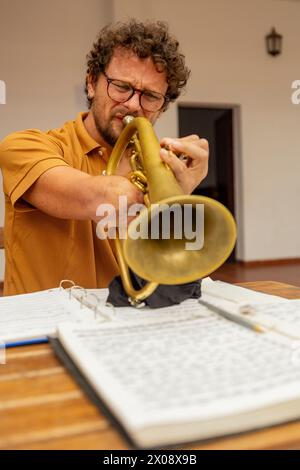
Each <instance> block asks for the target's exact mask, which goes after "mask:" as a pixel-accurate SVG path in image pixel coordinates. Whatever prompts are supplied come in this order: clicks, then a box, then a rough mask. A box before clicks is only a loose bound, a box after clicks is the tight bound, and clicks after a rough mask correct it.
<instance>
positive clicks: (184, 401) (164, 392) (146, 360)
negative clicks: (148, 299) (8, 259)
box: [58, 306, 300, 448]
mask: <svg viewBox="0 0 300 470" xmlns="http://www.w3.org/2000/svg"><path fill="white" fill-rule="evenodd" d="M182 307H183V306H182ZM58 338H59V341H60V344H61V345H62V347H63V349H64V351H65V352H66V354H67V355H68V356H69V358H71V360H72V361H73V362H74V363H75V365H76V367H77V368H78V369H79V371H80V373H81V375H83V376H84V377H85V379H86V382H87V383H88V384H89V387H91V388H92V389H93V391H94V392H95V393H96V394H97V395H98V397H99V398H100V400H101V401H102V402H103V403H104V404H105V407H106V409H107V408H108V409H109V410H110V413H111V414H112V415H113V416H114V418H115V419H117V420H118V421H119V423H120V424H121V426H122V428H123V429H125V432H126V433H127V435H129V436H130V440H131V441H133V442H134V443H135V446H137V447H142V448H145V447H146V448H147V447H156V446H164V445H171V444H176V443H183V442H189V441H193V440H198V439H207V438H212V437H217V436H221V435H226V434H232V433H238V432H242V431H246V430H250V429H255V428H260V427H263V426H270V425H274V424H277V423H281V422H284V421H289V420H293V419H297V418H299V417H300V368H299V363H300V341H298V342H295V341H292V340H290V339H289V338H287V337H284V336H281V335H278V334H276V333H274V332H266V333H263V334H259V333H256V332H254V331H251V330H249V329H246V328H244V327H243V326H240V325H238V324H235V323H233V322H230V321H227V320H226V319H224V318H222V317H221V316H220V315H218V314H215V313H214V312H210V311H209V310H207V309H205V307H204V308H203V309H200V310H199V309H198V310H196V309H195V310H193V311H190V309H189V308H187V309H186V310H185V311H184V309H182V312H181V314H177V315H175V316H171V315H167V316H157V317H156V318H154V317H153V316H152V317H151V318H145V317H144V318H141V319H139V320H138V319H135V320H134V319H132V321H129V322H128V321H124V322H122V321H116V322H113V321H111V322H109V321H108V322H103V323H97V322H92V323H90V324H88V323H86V324H79V323H78V324H76V325H74V324H73V325H72V324H69V325H67V324H65V325H61V326H59V328H58Z"/></svg>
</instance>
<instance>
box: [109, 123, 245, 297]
mask: <svg viewBox="0 0 300 470" xmlns="http://www.w3.org/2000/svg"><path fill="white" fill-rule="evenodd" d="M124 124H125V128H124V130H123V131H122V133H121V135H120V136H119V138H118V140H117V142H116V144H115V146H114V148H113V151H112V154H111V156H110V159H109V161H108V164H107V168H106V174H107V175H113V174H114V173H115V172H116V169H117V167H118V164H119V161H120V159H121V157H122V155H123V152H124V151H125V150H126V148H127V147H128V145H129V143H130V144H131V145H133V151H132V155H131V167H132V170H133V171H132V174H131V181H132V182H133V184H135V185H137V187H138V188H139V189H141V190H142V191H143V193H144V202H145V205H146V206H147V208H145V209H143V210H142V211H141V213H140V214H139V215H138V216H137V217H136V218H135V219H134V220H133V221H132V222H131V223H130V224H129V227H128V231H127V238H126V239H125V240H121V239H120V238H119V237H117V238H116V240H114V243H115V252H116V257H117V261H118V264H119V268H120V274H121V278H122V283H123V287H124V289H125V291H126V293H127V294H128V296H129V300H130V302H131V304H132V305H135V306H137V305H138V304H139V303H140V302H142V301H143V300H144V299H146V298H147V297H148V296H149V295H151V294H152V293H153V292H154V290H155V289H156V288H157V286H158V285H159V284H181V283H187V282H192V281H195V280H197V279H200V278H202V277H205V276H207V275H209V274H210V273H211V272H213V271H215V270H216V269H217V268H218V267H219V266H221V265H222V264H223V263H224V262H225V261H226V259H227V258H228V256H229V255H230V253H231V252H232V250H233V248H234V245H235V241H236V224H235V221H234V218H233V216H232V215H231V213H230V212H229V210H228V209H227V208H226V207H225V206H223V205H222V204H220V203H219V202H218V201H215V200H214V199H211V198H207V197H204V196H194V195H185V194H184V193H183V191H182V189H181V187H180V186H179V184H178V183H177V180H176V178H175V176H174V174H173V172H172V171H171V169H170V168H169V167H168V165H166V164H165V163H164V162H163V161H162V160H161V158H160V155H159V152H160V145H159V142H158V139H157V137H156V135H155V132H154V130H153V127H152V125H151V123H150V122H149V121H148V119H146V118H143V117H138V118H133V117H132V116H125V118H124ZM173 204H179V205H180V206H183V205H185V204H189V205H191V206H192V208H193V209H192V210H193V211H194V212H193V214H194V215H195V214H196V210H197V207H199V206H198V205H199V204H203V205H204V245H203V247H202V248H201V249H200V250H199V249H198V250H186V249H185V246H186V242H187V240H186V239H185V238H184V237H182V238H181V239H177V238H176V237H175V236H174V234H173V233H172V230H171V236H170V239H164V238H163V236H159V237H158V238H157V239H151V238H150V239H149V238H147V239H143V238H139V239H134V238H135V237H134V236H133V232H134V231H136V229H137V227H138V226H144V227H145V226H150V225H151V224H153V222H154V221H153V217H159V216H160V215H159V211H158V212H157V211H155V214H154V215H153V211H152V210H151V208H152V207H153V205H155V206H156V207H160V206H161V207H171V206H172V205H173ZM194 215H193V216H194ZM156 222H157V220H156ZM172 229H174V227H173V226H172ZM129 268H130V269H131V270H132V271H133V272H135V273H136V274H137V275H138V276H140V277H141V278H143V279H145V280H146V281H149V282H147V284H146V285H145V286H144V287H143V288H142V289H140V290H136V289H134V287H133V285H132V282H131V278H130V274H129Z"/></svg>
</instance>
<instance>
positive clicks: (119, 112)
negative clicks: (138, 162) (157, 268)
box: [0, 20, 208, 295]
mask: <svg viewBox="0 0 300 470" xmlns="http://www.w3.org/2000/svg"><path fill="white" fill-rule="evenodd" d="M87 65H88V68H87V76H86V92H87V98H88V102H89V112H88V113H80V114H79V115H78V116H77V119H76V120H75V121H70V122H67V123H66V124H65V125H64V126H63V127H62V128H61V129H54V130H50V131H48V132H42V131H40V130H37V129H30V130H27V131H23V132H17V133H14V134H11V135H9V136H8V137H7V138H6V139H4V141H3V142H2V143H1V144H0V166H1V168H2V172H3V181H4V193H5V234H4V235H5V249H6V271H5V281H4V294H5V295H12V294H21V293H25V292H32V291H36V290H42V289H48V288H51V287H56V286H57V285H59V282H60V281H61V280H62V279H72V280H73V281H74V282H75V283H76V284H79V285H81V286H83V287H87V288H94V287H105V286H107V285H108V283H109V282H110V281H111V280H112V278H113V277H114V276H115V275H116V274H117V273H118V266H117V263H116V260H115V257H114V254H113V251H112V249H111V245H110V241H109V240H99V239H98V238H97V236H96V234H95V222H96V221H97V217H96V210H97V207H98V206H99V204H101V203H106V204H112V205H113V206H114V207H115V208H116V210H118V203H119V196H121V195H126V196H127V200H128V206H130V205H131V204H133V203H137V202H140V203H141V202H143V194H142V193H141V192H140V191H139V190H138V189H137V188H136V187H135V186H134V185H132V184H131V183H130V181H129V180H128V179H127V178H126V175H127V174H128V172H129V170H130V168H129V164H128V158H126V156H124V158H123V159H122V161H121V163H120V165H119V169H118V174H117V175H114V176H106V175H105V174H104V173H105V168H106V163H107V161H108V158H109V155H110V153H111V150H112V147H113V145H114V144H115V142H116V140H117V138H118V136H119V135H120V133H121V131H122V129H123V127H124V125H123V121H122V120H123V117H124V116H125V115H128V114H130V115H132V116H144V117H146V118H148V119H149V120H150V121H151V123H152V124H154V123H155V122H156V120H157V119H158V118H159V116H160V115H161V113H162V112H164V111H165V110H166V109H167V106H168V103H169V102H171V101H174V100H175V99H176V98H177V97H178V96H179V95H180V91H181V89H182V88H183V87H184V86H185V84H186V82H187V79H188V75H189V71H188V69H187V68H186V66H185V64H184V56H183V55H182V54H180V52H179V51H178V42H177V41H176V40H175V39H174V38H172V37H171V36H170V35H169V33H168V29H167V26H166V25H165V24H164V23H161V22H152V23H151V22H149V23H148V22H147V23H140V22H137V21H135V20H130V21H129V22H127V23H124V24H120V23H118V24H116V25H115V26H112V27H106V28H104V29H103V30H102V31H101V32H100V35H99V37H98V39H97V42H96V43H95V44H94V46H93V49H92V50H91V52H90V54H89V55H88V62H87ZM161 145H162V147H164V146H166V145H169V146H171V147H172V149H173V151H174V152H176V153H184V154H186V155H188V156H189V157H190V158H189V160H188V161H189V163H188V165H187V164H186V163H184V162H183V161H181V160H180V159H178V158H176V156H174V155H172V154H170V152H167V151H166V150H165V149H164V148H162V150H161V158H162V160H163V161H165V162H166V163H168V164H169V166H170V167H171V169H172V170H173V172H174V174H175V177H176V178H177V180H178V182H179V184H180V185H181V187H182V188H183V190H184V192H185V193H190V192H191V191H192V190H193V189H194V188H195V187H196V186H197V185H198V184H199V183H200V182H201V180H202V179H203V178H204V177H205V176H206V173H207V163H208V143H207V141H206V140H205V139H200V138H199V137H198V136H194V135H192V136H188V137H185V138H181V139H167V138H165V139H163V140H162V141H161Z"/></svg>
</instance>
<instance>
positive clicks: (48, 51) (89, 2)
mask: <svg viewBox="0 0 300 470" xmlns="http://www.w3.org/2000/svg"><path fill="white" fill-rule="evenodd" d="M129 16H135V17H137V18H140V19H145V18H156V19H162V20H166V21H168V22H169V24H170V28H171V30H172V31H173V32H174V34H175V35H176V36H177V37H178V39H179V40H180V43H181V47H182V50H183V52H184V53H185V55H186V58H187V62H188V64H189V66H190V67H191V69H192V76H191V79H190V81H189V84H188V90H187V93H186V95H185V96H184V97H182V98H181V102H195V103H201V104H202V103H210V104H213V103H215V104H223V103H226V104H227V103H229V104H237V105H240V106H241V136H240V137H241V152H240V153H239V154H238V155H236V160H237V161H236V190H237V198H236V199H237V201H236V203H237V219H238V224H239V245H238V253H239V257H240V258H241V259H244V260H254V259H268V258H270V259H275V258H288V257H300V236H299V232H300V216H299V203H300V183H299V179H300V178H299V175H300V155H299V153H300V132H299V122H300V105H299V106H295V105H293V104H292V103H291V93H292V90H291V83H292V81H293V80H296V79H300V72H299V59H298V58H299V52H300V51H299V48H298V44H300V41H299V40H300V29H299V17H300V2H298V1H289V0H186V1H185V2H182V0H151V2H148V1H146V0H62V1H61V0H51V1H50V0H43V1H40V0H27V1H26V2H24V1H23V0H0V18H1V28H0V80H5V82H6V85H7V104H6V105H0V138H2V137H4V136H5V135H6V134H7V133H9V132H12V131H14V130H17V129H23V128H27V127H40V128H42V129H46V128H50V127H53V126H59V125H60V124H61V123H63V122H64V121H65V120H67V119H70V118H73V117H74V116H75V115H76V113H77V112H78V111H80V110H82V109H83V108H84V107H85V98H84V95H83V92H82V90H83V84H84V74H85V55H86V53H87V52H88V51H89V49H90V47H91V44H92V42H93V40H94V39H95V37H96V35H97V32H98V30H99V29H100V28H101V27H102V26H103V25H104V24H105V23H107V22H109V21H110V20H111V19H112V18H115V19H123V18H125V17H129ZM272 26H275V27H276V29H277V30H278V31H279V32H280V33H281V34H283V40H284V44H283V54H282V55H281V56H279V57H277V58H273V57H271V56H268V55H267V54H266V52H265V44H264V36H265V35H266V34H267V33H268V32H269V30H270V28H271V27H272ZM157 132H158V134H159V135H160V136H164V135H176V134H177V113H176V106H175V105H172V106H171V108H170V110H169V111H168V112H167V113H166V114H165V115H164V116H163V117H162V118H161V120H160V122H159V123H158V126H157ZM0 202H1V200H0ZM2 222H3V204H2V205H1V204H0V225H1V224H2ZM0 265H1V262H0ZM0 278H1V268H0Z"/></svg>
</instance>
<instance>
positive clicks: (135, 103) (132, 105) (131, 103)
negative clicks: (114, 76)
mask: <svg viewBox="0 0 300 470" xmlns="http://www.w3.org/2000/svg"><path fill="white" fill-rule="evenodd" d="M140 96H141V95H140V93H139V92H138V91H135V92H134V94H133V95H132V97H131V98H130V99H129V100H128V101H126V102H125V103H124V104H125V106H126V107H127V108H128V110H129V111H130V112H131V113H134V112H138V111H142V108H141V104H140Z"/></svg>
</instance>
